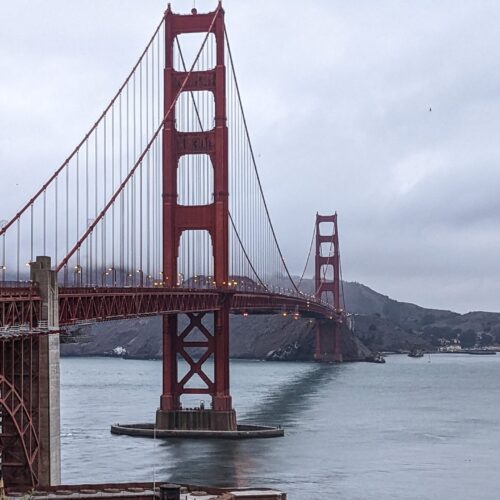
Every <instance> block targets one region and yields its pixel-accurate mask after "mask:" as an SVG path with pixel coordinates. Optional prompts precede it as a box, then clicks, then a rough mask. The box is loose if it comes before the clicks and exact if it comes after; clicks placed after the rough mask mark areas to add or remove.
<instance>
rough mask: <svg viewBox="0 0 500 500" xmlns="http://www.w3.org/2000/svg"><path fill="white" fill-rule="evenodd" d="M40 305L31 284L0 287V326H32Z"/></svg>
mask: <svg viewBox="0 0 500 500" xmlns="http://www.w3.org/2000/svg"><path fill="white" fill-rule="evenodd" d="M41 307H42V302H41V298H40V296H39V295H38V291H37V290H36V288H35V287H33V286H26V283H18V284H17V286H13V285H12V286H8V287H6V286H2V287H0V327H2V326H9V325H29V326H34V325H36V324H38V318H40V317H41ZM0 373H1V372H0Z"/></svg>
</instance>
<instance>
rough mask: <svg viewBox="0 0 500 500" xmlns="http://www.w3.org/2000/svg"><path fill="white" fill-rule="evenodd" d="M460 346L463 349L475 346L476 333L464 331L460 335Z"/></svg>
mask: <svg viewBox="0 0 500 500" xmlns="http://www.w3.org/2000/svg"><path fill="white" fill-rule="evenodd" d="M460 345H461V346H462V347H464V348H465V349H468V348H469V347H474V346H475V345H476V332H475V331H474V330H465V331H464V332H462V333H461V334H460Z"/></svg>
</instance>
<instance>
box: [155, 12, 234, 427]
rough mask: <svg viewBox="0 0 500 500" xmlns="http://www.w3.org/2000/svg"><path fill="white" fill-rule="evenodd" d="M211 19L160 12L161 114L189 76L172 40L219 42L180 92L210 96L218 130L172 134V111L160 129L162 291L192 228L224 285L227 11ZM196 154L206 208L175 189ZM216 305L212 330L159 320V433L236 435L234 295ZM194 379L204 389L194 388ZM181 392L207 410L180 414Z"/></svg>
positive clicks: (174, 318)
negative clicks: (208, 197) (204, 174)
mask: <svg viewBox="0 0 500 500" xmlns="http://www.w3.org/2000/svg"><path fill="white" fill-rule="evenodd" d="M213 19H214V13H213V12H212V13H208V14H198V13H197V12H196V10H195V9H193V12H192V14H191V15H179V14H174V13H173V12H172V10H171V8H170V5H169V6H168V9H167V11H166V13H165V73H164V92H165V94H164V95H165V103H164V106H165V114H167V111H168V109H169V108H170V107H171V106H172V105H173V103H174V102H175V101H176V97H177V93H178V90H179V88H181V86H182V84H183V82H184V80H185V79H186V77H188V75H189V73H188V72H181V71H177V70H176V69H175V68H174V64H173V58H174V43H175V37H177V36H178V35H180V34H184V33H208V32H210V31H211V32H212V33H213V35H214V37H215V43H216V64H215V67H214V68H212V69H206V70H204V71H193V72H192V73H191V74H190V75H189V77H188V81H187V84H186V86H185V90H184V91H185V92H197V91H209V92H211V93H212V94H213V97H214V102H215V127H214V128H213V129H211V130H208V131H201V132H180V131H178V130H177V129H176V122H175V113H171V114H170V115H169V117H168V118H167V120H166V123H165V127H164V131H163V155H164V156H163V281H164V285H165V286H167V287H168V286H175V284H176V283H177V280H178V256H179V246H180V240H181V235H182V233H183V232H184V231H190V230H204V231H208V233H209V235H210V237H211V241H212V252H213V259H214V281H215V286H216V287H217V288H218V289H223V288H225V287H226V286H227V283H228V280H229V236H228V222H229V211H228V196H229V193H228V129H227V123H226V122H227V120H226V67H225V63H224V11H223V9H222V7H221V5H220V3H219V6H218V8H217V14H216V18H215V22H214V23H212V21H213ZM188 70H189V68H188ZM201 154H205V155H208V156H209V157H210V160H211V163H212V167H213V192H214V199H213V202H212V203H210V204H207V205H195V206H192V205H191V206H185V205H180V204H179V203H178V199H179V198H178V187H177V177H178V166H179V161H180V159H181V157H182V156H184V155H201ZM219 302H220V305H219V308H218V310H217V311H215V312H214V313H213V328H212V332H210V328H209V326H208V324H207V323H208V320H209V319H210V317H208V316H205V315H206V313H205V312H199V313H194V314H188V315H187V317H188V320H189V323H188V326H187V327H186V328H184V329H183V330H182V331H179V326H180V325H179V321H178V317H179V315H178V314H167V315H164V316H163V394H162V396H161V403H160V409H159V410H158V412H157V420H156V422H157V426H158V428H161V429H186V428H190V429H212V430H236V416H235V412H234V410H233V408H232V402H231V396H230V392H229V310H230V302H231V293H230V292H229V291H228V292H224V291H221V295H220V301H219ZM204 318H205V321H203V319H204ZM193 332H197V336H192V335H191V334H192V333H193ZM200 335H201V338H202V340H200ZM193 348H198V349H203V350H204V353H203V354H202V355H201V357H200V358H198V359H195V356H194V355H193V356H191V355H190V350H192V349H193ZM211 357H213V360H214V370H213V375H212V376H211V375H210V374H209V373H207V371H206V370H204V363H205V361H207V360H208V359H209V358H211ZM178 358H182V359H183V360H185V361H186V362H187V364H188V365H189V371H188V373H187V374H186V375H185V376H183V377H182V378H181V379H180V380H179V373H178V369H177V360H178ZM195 381H196V383H198V385H203V387H193V383H194V382H195ZM190 382H191V383H190ZM200 383H201V384H200ZM183 394H200V395H205V396H206V395H209V396H210V397H211V399H212V408H211V409H205V410H203V411H200V410H196V411H187V410H182V406H181V401H180V398H181V396H182V395H183Z"/></svg>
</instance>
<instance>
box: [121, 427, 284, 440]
mask: <svg viewBox="0 0 500 500" xmlns="http://www.w3.org/2000/svg"><path fill="white" fill-rule="evenodd" d="M111 434H118V435H125V436H135V437H149V438H159V439H165V438H183V439H262V438H274V437H282V436H284V435H285V432H284V430H283V429H282V428H281V427H269V426H265V425H250V424H238V425H237V427H236V429H235V430H231V431H216V430H187V429H158V428H157V427H156V426H155V424H148V423H146V424H115V425H112V426H111Z"/></svg>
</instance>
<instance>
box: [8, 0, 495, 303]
mask: <svg viewBox="0 0 500 500" xmlns="http://www.w3.org/2000/svg"><path fill="white" fill-rule="evenodd" d="M172 5H173V8H174V10H176V11H183V12H188V11H189V10H190V9H191V8H192V6H193V1H192V0H174V1H173V2H172ZM215 5H216V1H214V0H203V1H202V0H197V2H196V6H197V7H198V9H199V10H200V11H206V10H211V8H213V7H214V6H215ZM165 7H166V2H164V1H162V0H142V1H140V2H139V1H137V0H136V1H131V0H70V1H69V0H43V1H42V0H15V1H13V0H4V1H3V2H2V15H1V17H0V75H1V78H0V219H7V218H9V217H10V216H11V215H13V213H14V212H15V210H16V209H17V208H18V207H20V205H21V202H24V201H25V200H26V199H27V198H28V196H30V195H31V194H32V192H33V191H34V190H35V188H37V187H39V185H41V183H42V182H43V181H44V180H46V178H47V177H48V175H49V174H50V173H52V171H53V170H54V169H55V168H56V167H57V166H58V165H59V164H60V163H61V161H62V160H64V158H66V156H67V155H68V154H69V152H70V151H71V150H72V149H73V147H74V146H75V145H76V143H77V142H79V140H80V139H81V137H82V136H83V135H84V133H85V132H86V131H87V129H88V128H89V126H90V125H91V124H92V123H94V121H95V120H96V118H97V116H98V114H99V113H100V112H101V111H102V109H103V107H104V106H105V104H107V103H108V102H109V99H110V98H111V96H112V95H113V94H114V92H115V91H116V90H117V88H118V86H119V85H120V84H121V83H122V81H123V79H124V77H125V75H126V74H127V73H128V71H129V70H130V68H131V66H132V64H133V63H134V62H135V61H136V59H137V57H138V55H139V53H140V52H141V51H142V49H143V48H144V46H145V44H146V43H147V40H149V37H150V35H151V34H152V31H153V29H154V27H155V26H156V25H157V23H158V22H159V20H160V18H161V16H162V13H163V11H164V9H165ZM224 7H225V10H226V21H227V27H228V32H229V36H230V40H231V44H232V48H233V52H234V55H235V62H236V67H237V71H238V74H239V79H240V85H241V91H242V95H243V100H244V105H245V108H246V113H247V118H248V121H249V126H250V130H251V135H252V138H253V143H254V148H255V150H256V152H257V154H258V155H259V158H258V160H259V170H260V173H261V175H262V180H263V184H264V189H265V192H266V196H267V199H268V202H269V206H270V211H271V216H272V218H273V221H274V223H275V226H276V229H277V232H278V236H279V240H280V242H281V246H282V248H283V251H284V253H285V255H286V257H287V261H288V263H289V266H290V268H291V270H292V271H293V272H295V273H300V272H301V270H302V267H303V264H304V260H305V257H306V254H307V250H308V246H309V241H310V237H311V231H312V227H313V223H314V216H315V213H316V211H319V212H320V213H325V214H326V213H331V212H333V211H338V212H339V221H340V236H341V252H342V264H343V265H342V267H343V274H344V279H347V280H351V281H359V282H362V283H364V284H366V285H368V286H370V287H372V288H374V289H376V290H378V291H380V292H382V293H384V294H387V295H390V296H391V297H393V298H396V299H398V300H405V301H410V302H415V303H418V304H420V305H423V306H427V307H439V308H447V309H453V310H457V311H460V312H466V311H469V310H478V309H481V310H492V311H500V303H499V300H498V297H500V196H499V195H498V191H499V186H500V167H499V165H500V144H499V141H498V139H497V135H498V133H499V131H500V91H499V90H500V51H499V50H498V48H499V47H500V30H499V29H498V21H499V19H500V3H499V2H496V1H478V0H470V1H459V0H449V1H446V0H441V1H440V2H436V1H425V0H419V1H418V2H402V1H400V0H392V1H383V0H379V1H377V2H373V1H372V0H366V1H363V0H358V1H356V2H345V1H340V0H339V1H336V0H314V1H309V2H306V1H303V0H302V1H296V0H286V1H285V0H274V1H272V2H270V1H269V0H251V1H250V0H246V1H241V0H239V1H237V0H226V1H225V2H224ZM429 108H432V112H430V111H429Z"/></svg>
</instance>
